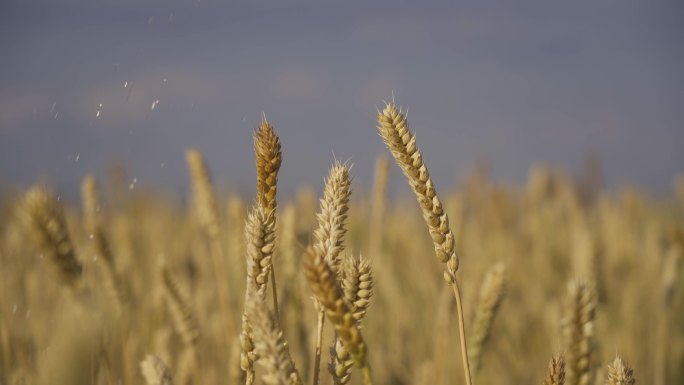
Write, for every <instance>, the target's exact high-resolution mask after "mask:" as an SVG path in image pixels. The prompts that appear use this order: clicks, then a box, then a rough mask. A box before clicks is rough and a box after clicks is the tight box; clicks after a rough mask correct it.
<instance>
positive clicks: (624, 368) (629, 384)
mask: <svg viewBox="0 0 684 385" xmlns="http://www.w3.org/2000/svg"><path fill="white" fill-rule="evenodd" d="M634 384H636V379H635V378H634V370H632V368H631V367H630V366H629V365H627V364H625V363H624V362H623V361H622V359H621V358H620V357H615V360H614V361H613V363H612V364H609V365H608V380H607V381H606V385H634Z"/></svg>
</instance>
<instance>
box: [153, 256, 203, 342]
mask: <svg viewBox="0 0 684 385" xmlns="http://www.w3.org/2000/svg"><path fill="white" fill-rule="evenodd" d="M161 274H162V281H163V282H164V290H165V292H166V294H167V298H168V303H169V309H170V310H171V315H172V317H173V320H174V325H175V327H176V331H177V332H178V333H179V334H180V336H181V338H182V339H183V342H184V343H185V346H186V347H187V348H193V347H194V346H195V343H196V342H197V338H198V337H199V328H198V327H197V323H196V322H195V319H194V317H193V315H192V311H191V310H190V307H189V306H188V303H187V301H186V299H185V298H184V296H183V294H182V293H181V291H180V288H179V287H178V283H177V282H176V280H175V279H174V278H173V276H172V275H171V272H170V271H169V269H168V268H167V267H165V266H164V267H162V269H161Z"/></svg>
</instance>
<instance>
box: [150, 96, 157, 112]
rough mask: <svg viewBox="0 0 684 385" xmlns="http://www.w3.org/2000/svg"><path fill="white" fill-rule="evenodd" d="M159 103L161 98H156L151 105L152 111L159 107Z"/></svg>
mask: <svg viewBox="0 0 684 385" xmlns="http://www.w3.org/2000/svg"><path fill="white" fill-rule="evenodd" d="M158 104H159V99H155V100H154V101H153V102H152V105H151V106H150V111H154V109H155V108H157V105H158Z"/></svg>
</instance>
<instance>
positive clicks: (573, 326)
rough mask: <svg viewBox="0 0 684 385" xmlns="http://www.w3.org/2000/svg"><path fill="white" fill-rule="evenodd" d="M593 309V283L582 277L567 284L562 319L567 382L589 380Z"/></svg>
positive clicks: (581, 383)
mask: <svg viewBox="0 0 684 385" xmlns="http://www.w3.org/2000/svg"><path fill="white" fill-rule="evenodd" d="M595 311H596V294H595V292H594V288H593V286H592V285H591V284H590V283H589V282H587V281H585V280H581V279H578V280H573V281H571V282H570V283H569V284H568V301H567V305H566V315H565V317H564V319H563V322H562V326H563V336H564V342H565V349H566V362H567V384H568V385H588V384H590V383H591V379H592V361H591V360H592V352H593V350H594V339H593V336H594V316H595Z"/></svg>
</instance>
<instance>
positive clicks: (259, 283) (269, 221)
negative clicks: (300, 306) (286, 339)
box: [240, 205, 275, 384]
mask: <svg viewBox="0 0 684 385" xmlns="http://www.w3.org/2000/svg"><path fill="white" fill-rule="evenodd" d="M245 238H246V240H247V248H246V254H247V285H246V293H245V309H247V306H248V305H249V302H250V301H255V300H259V301H265V299H266V289H267V286H268V279H269V274H270V273H271V263H272V256H273V249H274V245H275V216H274V215H273V211H267V210H266V208H264V207H262V206H260V205H257V206H256V207H255V208H254V209H253V210H252V212H250V213H249V216H248V217H247V224H246V226H245ZM240 344H241V346H242V356H241V359H240V366H241V367H242V369H243V370H244V371H245V373H246V384H251V383H253V382H254V362H255V361H256V360H257V359H258V354H257V352H256V351H255V350H254V348H255V346H254V333H253V328H252V325H251V321H250V319H249V316H248V314H247V312H246V311H245V312H243V314H242V332H241V333H240Z"/></svg>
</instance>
